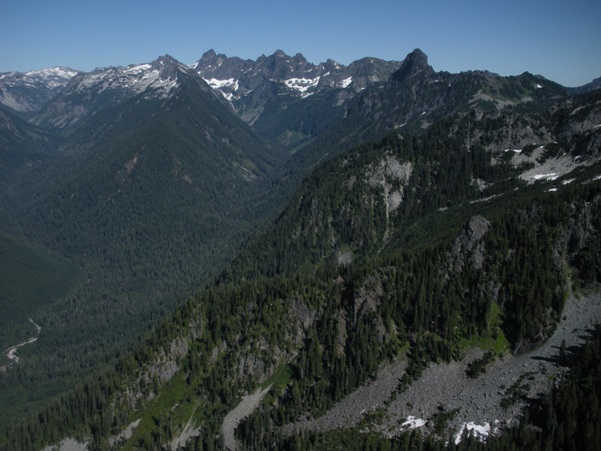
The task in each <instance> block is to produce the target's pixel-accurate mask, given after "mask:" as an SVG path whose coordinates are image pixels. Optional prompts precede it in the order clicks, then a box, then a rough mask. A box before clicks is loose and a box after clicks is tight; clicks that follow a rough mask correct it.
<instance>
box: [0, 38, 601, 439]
mask: <svg viewBox="0 0 601 451" xmlns="http://www.w3.org/2000/svg"><path fill="white" fill-rule="evenodd" d="M596 87H597V84H596V83H595V82H592V83H591V84H588V85H585V86H583V87H581V88H570V89H568V88H565V87H563V86H561V85H559V84H557V83H554V82H552V81H550V80H547V79H545V78H544V77H542V76H537V75H532V74H529V73H524V74H521V75H518V76H512V77H503V76H499V75H496V74H493V73H490V72H487V71H484V70H483V71H470V72H463V73H459V74H451V73H448V72H436V71H434V69H433V68H432V67H431V66H430V65H429V63H428V58H427V56H426V54H424V53H423V52H422V51H421V50H419V49H416V50H414V51H413V52H411V53H410V54H408V55H407V56H406V57H405V58H404V59H403V60H402V61H383V60H379V59H376V58H363V59H361V60H358V61H355V62H353V63H351V64H349V65H348V66H344V65H340V64H338V63H336V62H335V61H333V60H327V61H326V62H325V63H320V64H317V65H314V64H312V63H309V62H308V61H307V60H306V59H305V58H304V57H303V56H302V55H301V54H297V55H295V56H293V57H291V56H288V55H286V54H285V53H284V52H283V51H280V50H278V51H276V52H275V53H274V54H273V55H270V56H264V55H262V56H261V57H259V58H257V59H256V60H255V61H252V60H243V59H240V58H236V57H227V56H225V55H220V54H217V53H216V52H215V51H213V50H210V51H208V52H206V53H204V55H202V57H201V58H200V59H199V60H198V62H196V63H195V64H192V65H185V64H182V63H180V62H178V61H177V60H175V59H174V58H172V57H170V56H168V55H165V56H161V57H159V58H158V59H156V60H155V61H152V62H149V63H144V64H134V65H130V66H127V67H110V68H100V69H95V70H94V71H92V72H79V71H74V70H71V69H64V68H54V69H48V70H45V71H36V72H28V73H25V74H20V73H6V74H0V212H1V214H2V218H3V220H2V223H1V224H0V251H1V252H0V267H2V268H3V269H5V271H3V272H4V274H5V275H4V276H2V283H3V284H5V286H6V287H9V289H7V290H5V293H6V294H5V295H4V297H2V298H0V299H1V300H2V304H3V305H2V309H3V310H2V311H3V312H6V314H5V315H3V318H2V319H0V329H1V330H2V332H0V344H2V346H3V349H11V347H12V346H13V345H14V344H16V343H26V344H24V345H23V346H22V347H19V351H18V352H19V355H20V356H21V359H19V360H18V361H16V362H15V361H14V360H10V361H7V362H6V365H5V366H4V367H3V371H2V374H0V378H1V382H2V383H1V385H0V400H1V404H2V405H3V406H6V408H3V409H2V410H3V412H2V413H1V414H0V428H1V429H2V430H4V431H5V432H6V433H5V438H4V440H3V441H0V447H1V448H2V449H11V448H12V449H14V448H22V449H29V448H42V447H44V446H47V445H56V444H59V443H60V442H61V441H62V440H64V439H69V440H78V441H79V442H81V443H84V442H87V443H88V445H89V446H90V447H92V448H97V449H105V448H115V449H120V448H122V447H123V448H124V449H133V448H143V449H148V448H153V449H158V448H170V449H177V448H178V447H179V446H182V447H183V446H189V447H200V448H203V447H204V448H211V447H214V446H217V447H219V446H221V447H223V446H225V447H227V448H230V449H231V448H235V447H239V446H244V447H247V448H261V449H262V448H265V447H270V446H271V447H274V446H275V447H294V446H295V445H293V444H292V443H293V442H294V441H295V440H296V442H298V443H297V444H298V446H299V447H300V446H301V443H306V441H311V440H322V441H323V443H324V448H327V447H329V446H325V443H326V442H327V443H331V442H330V440H331V439H332V437H337V436H336V433H335V432H334V430H333V429H334V428H331V427H330V428H328V427H325V428H322V429H319V428H318V429H314V428H313V427H312V426H308V425H307V424H309V423H307V422H308V421H309V420H311V421H312V420H317V419H318V418H320V417H321V416H322V415H325V417H324V418H328V415H330V414H331V412H332V409H336V408H337V407H336V406H338V405H339V403H344V402H348V399H349V397H352V396H355V394H356V393H358V392H360V390H363V388H362V387H365V384H366V383H367V382H368V381H370V380H371V381H380V380H381V376H382V375H383V374H385V373H386V371H384V367H386V368H388V367H387V366H386V365H387V362H388V363H395V362H396V363H395V364H398V365H401V366H399V367H398V368H397V367H395V368H397V370H395V371H397V373H396V376H394V377H395V378H396V380H397V383H395V384H394V385H395V387H396V388H395V389H394V390H392V391H391V392H390V394H389V397H388V398H386V399H385V400H383V401H382V402H384V404H383V405H380V407H374V406H373V403H372V401H373V396H372V397H371V398H370V399H367V400H364V401H362V404H361V405H358V406H357V408H358V411H361V410H363V409H365V412H366V413H365V414H362V415H361V419H356V421H355V420H352V421H351V420H348V421H346V422H344V421H343V422H342V424H343V426H344V427H345V428H349V430H352V431H354V432H353V434H354V433H355V432H357V431H359V430H363V431H371V433H375V434H376V435H377V437H378V438H377V439H376V438H374V440H384V441H385V440H393V442H386V443H388V445H390V446H396V444H400V443H402V442H394V440H401V441H402V440H405V438H402V437H404V435H403V431H404V430H406V429H407V428H402V427H397V428H396V429H395V428H394V427H392V426H391V424H392V423H394V422H398V424H399V425H400V424H401V423H403V421H405V420H407V417H408V416H411V417H413V418H416V416H417V415H420V414H423V415H426V414H428V415H430V417H429V421H430V422H431V423H432V424H435V425H436V426H435V429H430V432H428V433H426V434H425V435H427V436H429V437H438V438H444V436H445V434H447V433H448V430H447V429H445V427H446V426H444V425H445V424H447V423H448V427H449V428H455V427H457V426H459V425H460V423H461V421H463V422H465V423H466V424H467V423H468V422H469V421H476V420H480V419H479V418H473V417H471V416H470V415H471V414H470V412H471V410H470V409H469V408H468V407H467V406H466V405H464V404H461V405H453V406H444V405H443V406H442V407H441V408H440V409H438V414H436V412H435V411H427V412H426V410H428V409H427V408H426V406H424V407H423V410H424V411H423V412H419V411H418V410H416V409H413V407H410V406H409V404H411V402H410V401H406V405H405V406H404V407H403V408H402V409H400V410H399V411H396V410H395V411H394V412H393V410H391V409H392V407H391V406H393V405H394V400H395V399H396V398H397V397H403V396H405V395H404V394H403V393H405V391H404V390H408V392H410V388H408V387H411V386H412V384H414V383H415V384H417V383H419V381H420V375H421V374H422V372H424V371H426V368H428V364H429V362H437V364H441V365H442V364H444V362H446V363H447V364H449V365H451V364H452V363H451V362H461V364H462V365H468V366H469V365H471V366H469V368H468V370H469V371H467V370H466V371H467V372H468V373H470V374H476V375H478V374H480V371H481V370H482V372H484V371H486V369H487V368H489V369H491V371H492V368H496V365H497V366H502V365H505V363H503V362H506V361H508V360H511V359H512V358H513V356H519V355H523V354H524V353H528V352H532V350H533V349H536V348H537V347H539V346H544V343H547V340H550V339H552V338H553V337H554V335H553V334H554V333H555V331H556V330H557V324H558V323H559V322H560V321H562V318H563V316H566V315H567V313H566V314H565V315H564V307H565V308H566V309H568V307H566V306H569V305H571V303H573V302H574V301H573V295H574V294H579V295H582V296H586V297H587V299H589V298H590V296H593V295H591V293H593V294H594V292H595V290H596V289H598V283H599V282H600V281H601V272H600V271H601V256H600V254H599V249H601V242H600V240H601V236H600V235H599V233H598V230H599V228H600V227H601V222H600V221H601V217H600V216H599V211H601V210H600V209H599V208H598V207H599V202H601V194H600V193H599V188H600V186H599V184H600V183H601V182H600V181H599V176H600V175H601V166H600V165H601V163H600V159H601V152H600V147H601V145H600V143H601V135H600V133H601V128H600V127H599V124H601V107H600V106H599V105H601V103H600V102H601V97H600V95H601V94H600V93H599V90H598V89H596ZM17 257H18V258H17ZM28 261H35V262H36V264H35V265H34V264H28V263H27V262H28ZM9 296H10V297H11V298H9ZM12 297H20V298H21V299H20V300H18V299H12ZM593 297H594V296H593ZM590 302H591V305H592V306H593V307H591V312H590V313H587V314H588V315H589V316H588V317H587V318H588V319H589V320H590V321H591V322H596V321H597V319H596V318H597V317H596V316H594V314H595V313H594V312H596V310H594V308H596V307H594V305H596V304H595V303H594V302H593V301H590ZM565 311H569V310H565ZM566 317H567V316H566ZM30 318H31V321H35V324H36V325H37V326H38V327H39V328H40V329H39V330H38V331H37V334H38V335H36V337H35V338H36V340H35V342H33V341H31V342H30V341H29V340H30V339H31V335H32V322H31V321H30ZM570 318H572V317H571V316H570ZM34 332H35V330H34ZM574 337H576V335H574ZM568 338H570V337H568ZM574 339H576V338H574ZM566 352H567V351H565V350H564V357H565V353H566ZM570 352H571V353H572V354H570V355H576V354H577V351H576V350H575V349H574V350H571V351H570ZM485 356H486V357H485ZM564 357H562V358H564ZM469 358H472V360H471V361H470V360H469ZM558 358H559V357H558ZM466 359H468V360H466ZM491 362H492V363H491ZM562 362H564V363H565V360H562ZM457 364H459V363H457ZM575 365H576V364H572V365H571V366H575ZM552 371H556V370H552ZM557 371H559V370H557ZM524 374H526V373H524ZM519 376H520V374H516V375H515V378H514V379H504V380H503V381H502V382H499V383H497V386H495V387H496V388H495V389H494V391H495V393H497V392H499V391H503V392H504V393H505V391H504V390H505V389H500V388H499V384H501V383H510V385H511V384H518V385H519V384H520V382H519V381H516V380H517V379H516V378H518V377H519ZM470 377H471V376H470ZM523 377H528V375H527V374H526V375H525V376H523ZM81 380H83V381H85V382H84V383H83V384H81V385H79V384H78V382H79V381H81ZM520 380H521V379H520ZM507 381H509V382H507ZM537 381H538V379H537ZM374 383H375V382H374ZM378 383H380V382H378ZM540 383H542V382H540ZM518 385H516V387H517V386H518ZM258 388H261V389H262V391H260V393H262V395H261V396H265V397H264V398H262V399H263V400H262V401H261V402H260V403H258V404H257V403H255V404H254V405H253V406H252V408H251V407H246V408H247V415H250V416H249V417H248V418H247V419H246V420H243V418H242V417H244V416H246V415H242V416H240V417H236V415H237V413H236V409H237V407H236V406H243V407H240V408H241V409H243V408H245V407H244V406H245V404H244V403H245V402H250V401H246V400H247V398H246V397H245V395H247V394H250V393H254V392H255V389H258ZM546 390H550V388H549V387H547V388H546ZM515 391H516V392H518V391H519V390H517V388H516V389H515ZM256 393H259V391H257V392H256ZM511 393H513V392H511ZM511 393H510V390H509V389H507V393H506V395H507V396H506V397H509V396H510V394H511ZM519 393H522V392H519ZM257 396H259V395H258V394H257ZM483 396H485V397H486V396H488V394H486V395H483ZM512 396H513V395H512ZM515 396H516V401H515V403H517V404H516V406H517V405H521V404H520V403H522V402H524V399H525V398H527V397H528V396H532V394H531V393H530V392H528V391H526V392H524V393H522V395H515ZM520 396H521V397H520ZM401 399H405V398H401ZM487 399H488V398H487ZM503 399H505V398H503ZM345 400H346V401H345ZM428 402H438V401H436V400H434V401H428ZM478 402H483V401H481V400H480V401H478ZM499 402H500V401H499ZM499 402H498V403H497V407H498V405H499ZM504 402H509V401H504ZM438 403H439V404H440V403H441V402H438ZM516 408H517V407H516ZM434 410H436V406H434ZM510 410H511V409H510ZM395 412H396V413H395ZM453 412H454V413H453ZM512 412H513V411H512ZM489 413H490V411H486V412H485V413H484V414H483V415H484V416H483V418H481V419H487V420H489V421H492V420H494V418H489V416H488V415H489ZM491 415H492V414H491ZM507 415H508V416H510V417H511V419H514V418H515V415H517V413H515V412H514V413H512V414H511V415H510V414H507ZM384 417H386V418H387V420H386V421H384V420H383V418H384ZM232 418H237V419H232ZM419 418H422V417H419ZM443 420H444V421H443ZM460 420H461V421H460ZM336 421H337V422H338V421H341V420H340V418H338V419H337V420H336ZM424 423H425V421H424ZM510 423H511V422H509V423H508V424H510ZM385 424H386V428H388V429H386V433H383V432H382V431H383V430H384V429H383V428H384V425H385ZM295 425H296V426H295ZM237 426H239V427H238V429H237V433H236V434H237V435H234V429H236V427H237ZM294 427H297V430H298V433H286V432H284V431H286V430H291V429H290V428H294ZM432 427H434V426H432ZM507 427H509V426H507ZM537 427H540V425H537ZM391 428H392V429H391ZM378 431H379V432H378ZM391 431H392V432H391ZM553 432H554V433H555V432H556V431H555V430H554V431H553ZM311 434H325V435H319V436H318V438H315V436H314V435H311ZM328 434H330V435H328ZM515 434H517V432H516V433H515ZM387 436H390V437H394V439H391V438H390V437H389V438H386V437H387ZM508 436H511V434H508ZM311 437H314V438H311ZM357 440H362V439H358V438H357ZM334 441H335V439H334ZM274 443H277V444H278V445H274ZM313 445H315V443H313ZM388 445H387V446H388ZM307 446H309V447H311V445H307ZM428 446H429V445H428ZM432 446H434V445H432ZM491 446H492V445H491Z"/></svg>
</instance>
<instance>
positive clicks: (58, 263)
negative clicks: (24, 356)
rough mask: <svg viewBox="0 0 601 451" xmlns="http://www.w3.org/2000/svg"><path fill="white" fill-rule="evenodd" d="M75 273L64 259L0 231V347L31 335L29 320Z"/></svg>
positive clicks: (58, 294) (52, 298)
mask: <svg viewBox="0 0 601 451" xmlns="http://www.w3.org/2000/svg"><path fill="white" fill-rule="evenodd" d="M76 275H77V268H76V267H75V265H73V264H72V263H70V262H68V261H66V260H65V259H63V258H60V257H58V256H56V255H54V254H51V253H50V252H48V251H45V250H41V249H33V248H31V247H29V246H26V245H24V244H23V243H21V242H18V241H17V240H15V239H13V238H10V237H8V236H7V235H5V234H3V233H0V285H1V286H2V290H0V349H2V350H4V349H6V348H7V347H8V346H9V345H12V344H16V343H18V342H20V341H22V340H24V339H26V338H29V337H31V336H33V335H34V332H35V329H34V328H33V327H32V325H31V323H30V322H29V321H28V319H29V318H35V317H36V316H37V315H38V314H40V312H41V311H42V309H43V307H45V306H47V305H49V304H51V303H52V302H53V301H54V300H55V299H57V298H59V297H60V296H61V295H63V294H64V293H65V291H66V290H67V288H68V287H69V284H70V283H71V282H72V280H73V278H74V277H76ZM35 319H36V320H37V318H35Z"/></svg>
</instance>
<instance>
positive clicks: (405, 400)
mask: <svg viewBox="0 0 601 451" xmlns="http://www.w3.org/2000/svg"><path fill="white" fill-rule="evenodd" d="M599 323H601V294H599V293H597V294H593V295H590V296H588V297H586V298H582V299H576V298H571V299H569V300H568V301H567V302H566V307H565V309H564V314H563V319H562V320H561V322H560V324H559V325H558V327H557V329H556V331H555V333H554V334H553V336H552V337H551V338H550V339H549V340H548V341H547V342H546V343H544V344H543V345H542V346H541V347H539V348H538V349H535V350H533V351H530V352H527V353H524V354H521V355H518V356H506V357H505V358H503V359H500V360H496V361H495V362H494V363H492V364H491V365H490V366H489V367H488V368H487V371H486V373H484V374H483V375H481V376H480V377H478V378H477V379H472V378H469V377H467V376H466V368H467V364H468V363H469V362H470V361H472V360H474V359H475V358H477V357H479V356H480V355H481V354H482V351H480V350H473V351H471V352H470V353H469V354H468V355H467V356H466V358H465V359H463V360H462V361H459V362H451V363H448V364H447V363H445V364H431V365H430V366H429V367H428V368H427V369H426V370H424V372H423V374H422V377H421V378H420V379H419V380H417V381H416V382H414V383H413V384H412V385H411V386H410V387H409V388H408V389H407V390H405V391H404V392H403V393H400V394H397V395H396V396H394V397H392V398H391V395H392V394H393V392H394V391H395V388H396V385H397V383H398V379H399V378H400V377H401V375H402V374H403V371H404V368H405V366H404V363H403V362H397V363H394V364H390V365H387V366H386V367H384V368H383V369H382V370H381V371H380V373H379V374H378V377H377V379H376V380H374V381H373V382H371V383H370V384H369V385H366V386H364V387H361V388H359V389H358V390H356V391H355V392H353V393H352V394H350V395H349V396H347V397H346V398H345V399H343V400H342V401H340V402H339V403H338V404H336V405H335V406H334V407H333V408H332V409H331V410H330V411H328V412H327V413H326V414H325V415H323V416H322V417H320V418H317V419H312V420H305V421H299V422H296V423H294V424H289V425H287V426H285V427H284V428H283V432H285V433H291V432H293V431H295V430H303V429H305V430H329V429H335V428H347V427H353V426H357V425H359V424H360V421H361V418H362V417H363V416H364V415H365V413H366V412H368V411H370V410H374V409H376V408H378V407H379V408H380V409H382V410H383V412H384V415H383V416H382V420H381V421H379V422H378V423H377V424H375V425H374V426H373V429H375V430H378V431H380V432H381V433H383V434H384V435H388V436H392V435H395V434H397V433H398V432H400V431H402V430H403V429H406V428H408V427H410V426H409V425H405V426H402V425H403V423H404V422H405V421H406V420H407V418H408V417H415V418H419V419H424V420H429V419H431V418H432V417H433V415H435V414H436V413H438V412H441V410H444V411H447V412H449V411H452V410H455V409H457V413H456V414H455V417H454V418H453V419H452V420H450V421H449V422H448V428H449V432H453V433H454V434H456V433H457V432H458V431H460V430H461V429H462V426H463V425H464V424H465V423H470V422H473V423H476V424H480V425H482V424H484V423H490V424H491V425H496V426H500V427H502V426H503V425H508V424H511V423H512V422H514V421H515V420H516V419H517V418H518V417H519V414H520V411H521V410H522V408H523V404H522V403H519V402H518V403H515V404H513V405H511V406H510V407H508V408H507V409H504V408H502V407H501V405H500V403H501V400H502V399H503V397H505V396H506V395H507V391H508V389H509V388H510V387H512V386H513V385H514V384H515V383H516V382H517V381H518V379H519V378H520V376H522V375H524V374H526V375H527V376H528V377H524V378H523V381H524V382H525V383H527V384H528V388H527V393H528V396H536V395H537V394H539V393H542V392H545V391H547V390H549V389H550V387H551V384H552V383H553V382H552V381H553V378H554V377H557V376H560V375H561V373H562V372H563V371H564V370H563V369H562V368H560V367H558V366H557V365H556V364H555V363H553V358H554V357H556V356H557V355H558V354H559V347H560V345H561V342H562V340H565V341H566V345H567V347H568V348H569V347H570V346H574V345H578V344H581V343H582V342H583V341H584V338H583V337H584V336H585V335H586V331H587V330H588V329H590V328H591V327H592V326H593V325H595V324H599ZM422 423H423V422H417V424H422ZM431 426H432V423H429V424H426V425H423V426H420V427H421V428H422V429H425V431H424V432H428V431H429V430H430V427H431Z"/></svg>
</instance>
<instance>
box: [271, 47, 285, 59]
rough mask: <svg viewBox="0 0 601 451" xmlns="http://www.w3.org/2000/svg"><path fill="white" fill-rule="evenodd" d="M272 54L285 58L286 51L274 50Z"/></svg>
mask: <svg viewBox="0 0 601 451" xmlns="http://www.w3.org/2000/svg"><path fill="white" fill-rule="evenodd" d="M273 56H277V57H278V58H285V57H287V56H288V55H286V53H285V52H284V51H283V50H280V49H278V50H276V51H275V53H274V54H273Z"/></svg>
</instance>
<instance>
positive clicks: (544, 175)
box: [532, 172, 559, 180]
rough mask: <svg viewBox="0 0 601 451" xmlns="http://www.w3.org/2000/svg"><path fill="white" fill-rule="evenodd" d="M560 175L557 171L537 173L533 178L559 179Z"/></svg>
mask: <svg viewBox="0 0 601 451" xmlns="http://www.w3.org/2000/svg"><path fill="white" fill-rule="evenodd" d="M558 177H559V175H557V173H556V172H550V173H549V174H535V175H533V176H532V180H557V178H558Z"/></svg>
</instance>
